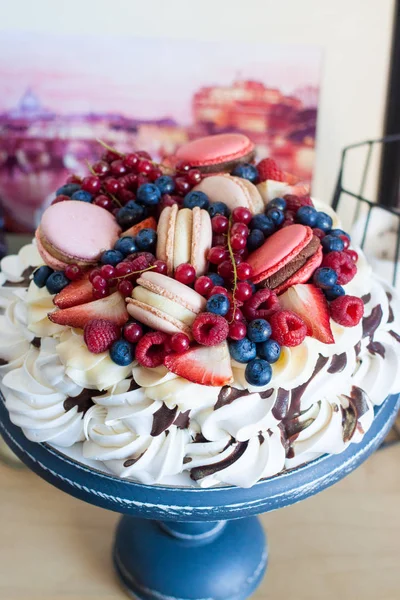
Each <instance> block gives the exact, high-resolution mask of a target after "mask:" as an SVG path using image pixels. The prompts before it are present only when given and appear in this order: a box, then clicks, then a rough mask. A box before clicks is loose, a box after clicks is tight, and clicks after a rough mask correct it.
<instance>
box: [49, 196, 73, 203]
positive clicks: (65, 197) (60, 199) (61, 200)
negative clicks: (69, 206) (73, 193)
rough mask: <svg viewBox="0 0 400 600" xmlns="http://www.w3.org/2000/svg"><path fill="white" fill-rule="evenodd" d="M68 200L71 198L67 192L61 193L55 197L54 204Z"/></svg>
mask: <svg viewBox="0 0 400 600" xmlns="http://www.w3.org/2000/svg"><path fill="white" fill-rule="evenodd" d="M66 200H71V198H70V197H69V196H66V195H65V194H60V195H59V196H56V197H55V198H54V200H53V202H52V204H58V203H59V202H65V201H66Z"/></svg>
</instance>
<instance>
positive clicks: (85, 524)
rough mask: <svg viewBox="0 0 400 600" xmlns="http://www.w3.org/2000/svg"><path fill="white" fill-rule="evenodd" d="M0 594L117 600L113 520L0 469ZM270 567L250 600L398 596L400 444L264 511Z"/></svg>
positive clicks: (13, 598) (386, 599)
mask: <svg viewBox="0 0 400 600" xmlns="http://www.w3.org/2000/svg"><path fill="white" fill-rule="evenodd" d="M0 486H1V494H0V526H1V538H0V539H1V550H0V558H1V560H0V599H1V600H86V599H90V600H123V599H124V598H125V597H126V596H125V594H124V593H123V592H122V591H121V590H120V588H119V587H118V583H117V581H116V579H115V577H114V574H113V570H112V566H111V560H110V556H111V544H112V537H113V532H114V528H115V524H116V521H117V518H118V516H117V515H115V514H113V513H110V512H106V511H105V510H102V509H100V508H95V507H93V506H90V505H88V504H85V503H83V502H79V501H78V500H76V499H74V498H71V497H69V496H67V495H66V494H64V493H62V492H60V491H58V490H56V489H55V488H52V487H51V486H50V485H49V484H47V483H45V482H44V481H42V480H41V479H39V477H37V476H35V475H33V474H32V473H30V472H29V471H27V470H25V469H20V470H15V469H11V468H10V467H8V466H5V465H3V464H1V465H0ZM262 521H263V524H264V526H265V528H266V529H267V531H268V534H269V543H270V567H269V570H268V574H267V576H266V578H265V580H264V582H263V584H262V586H261V587H260V588H259V590H258V591H257V593H256V594H255V596H254V598H256V599H258V600H261V599H271V600H289V599H290V600H325V599H326V600H399V598H400V445H396V446H392V447H390V448H386V449H384V450H380V451H379V452H377V453H376V454H375V455H374V456H373V457H372V458H371V459H370V460H369V461H368V462H367V463H365V464H364V465H363V466H362V467H361V468H360V469H359V470H358V471H356V472H355V473H353V474H352V475H350V476H349V477H348V478H347V479H345V480H343V481H342V482H340V483H339V484H337V485H336V486H334V487H333V488H331V489H329V490H326V491H325V492H323V493H322V494H320V495H318V496H316V497H314V498H311V499H309V500H307V501H305V502H303V503H301V504H298V505H295V506H292V507H289V508H286V509H283V510H281V511H278V512H275V513H273V514H270V515H264V516H263V517H262Z"/></svg>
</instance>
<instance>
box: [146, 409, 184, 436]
mask: <svg viewBox="0 0 400 600" xmlns="http://www.w3.org/2000/svg"><path fill="white" fill-rule="evenodd" d="M177 412H178V408H177V407H176V406H175V408H168V406H167V405H166V404H163V405H162V406H161V408H159V409H158V410H157V411H156V412H155V413H154V415H153V426H152V428H151V432H150V435H151V436H153V437H157V436H158V435H160V434H161V433H162V432H163V431H165V430H166V429H168V427H171V425H172V423H173V422H174V421H175V418H176V413H177Z"/></svg>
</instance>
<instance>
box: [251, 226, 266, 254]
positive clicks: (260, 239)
mask: <svg viewBox="0 0 400 600" xmlns="http://www.w3.org/2000/svg"><path fill="white" fill-rule="evenodd" d="M264 240H265V237H264V234H263V232H262V231H261V229H253V230H252V231H250V233H249V237H248V238H247V248H248V250H250V252H251V251H252V250H257V248H259V247H260V246H262V245H263V243H264Z"/></svg>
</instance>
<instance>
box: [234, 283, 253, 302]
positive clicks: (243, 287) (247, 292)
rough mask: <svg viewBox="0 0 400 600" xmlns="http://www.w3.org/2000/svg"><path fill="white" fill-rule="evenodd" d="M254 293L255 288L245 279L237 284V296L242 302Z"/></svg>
mask: <svg viewBox="0 0 400 600" xmlns="http://www.w3.org/2000/svg"><path fill="white" fill-rule="evenodd" d="M252 295H253V288H252V286H251V285H250V284H249V283H246V282H245V281H241V282H240V283H238V284H237V287H236V292H235V298H237V299H238V300H241V301H242V302H246V300H249V299H250V298H251V296H252Z"/></svg>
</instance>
